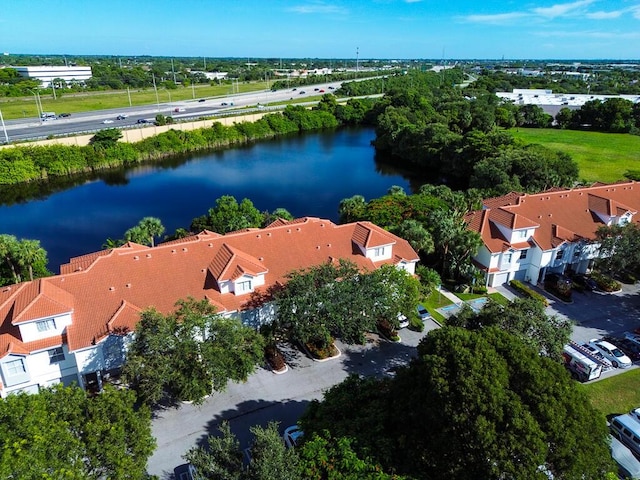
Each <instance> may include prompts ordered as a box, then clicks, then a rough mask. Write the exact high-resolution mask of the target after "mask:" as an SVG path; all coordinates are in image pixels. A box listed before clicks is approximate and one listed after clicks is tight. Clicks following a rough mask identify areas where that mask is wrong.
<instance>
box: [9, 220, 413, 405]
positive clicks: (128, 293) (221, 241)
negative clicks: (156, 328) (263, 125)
mask: <svg viewBox="0 0 640 480" xmlns="http://www.w3.org/2000/svg"><path fill="white" fill-rule="evenodd" d="M339 259H347V260H350V261H352V262H353V263H354V264H356V265H357V266H358V267H359V268H361V269H362V270H374V269H376V268H378V267H380V266H381V265H384V264H391V265H395V266H397V267H398V268H402V269H404V270H406V271H408V272H409V273H411V274H413V273H414V272H415V265H416V263H417V262H418V255H417V254H416V252H415V251H414V250H413V248H411V246H410V245H409V243H408V242H407V241H406V240H403V239H401V238H399V237H396V236H395V235H392V234H390V233H389V232H387V231H385V230H384V229H382V228H379V227H377V226H376V225H374V224H372V223H369V222H358V223H351V224H345V225H336V224H334V223H332V222H331V221H329V220H323V219H319V218H310V217H307V218H301V219H297V220H293V221H288V222H287V221H283V220H278V221H276V222H274V223H273V224H271V225H270V226H268V227H266V228H264V229H247V230H243V231H239V232H232V233H229V234H226V235H219V234H217V233H213V232H209V231H203V232H202V233H200V234H198V235H194V236H190V237H187V238H183V239H179V240H175V241H172V242H167V243H164V244H161V245H158V246H156V247H153V248H152V247H147V246H143V245H138V244H135V243H128V244H126V245H124V246H122V247H119V248H114V249H110V250H104V251H100V252H95V253H91V254H88V255H84V256H81V257H76V258H72V259H71V260H70V262H69V263H67V264H65V265H62V266H61V268H60V275H57V276H53V277H47V278H41V279H37V280H34V281H29V282H23V283H20V284H17V285H11V286H6V287H2V288H0V375H1V377H2V382H1V384H0V396H2V397H5V396H6V395H8V394H10V393H12V392H18V391H27V392H36V391H38V389H39V388H40V387H44V386H49V385H52V384H55V383H58V382H62V383H64V384H71V383H72V382H77V383H78V384H79V385H81V386H87V385H96V384H99V383H100V381H101V379H102V378H103V376H104V375H106V374H108V373H109V372H112V371H115V370H117V369H118V368H119V367H120V366H121V365H122V364H123V362H124V358H125V354H126V344H127V342H128V341H129V339H130V336H131V335H130V334H131V333H132V332H133V331H134V328H135V326H136V323H137V322H138V320H139V318H140V313H141V312H142V311H143V310H145V309H146V308H148V307H154V308H156V309H157V310H158V311H160V312H162V313H165V314H166V313H169V312H171V311H173V310H174V306H175V303H176V301H177V300H179V299H185V298H187V297H193V298H196V299H198V300H201V299H206V300H208V301H209V302H210V303H211V304H212V305H214V306H215V307H216V308H217V311H218V313H221V314H223V315H228V316H231V315H235V316H238V317H239V318H240V319H241V320H242V322H243V323H244V324H245V325H250V326H254V327H256V328H257V327H258V326H259V325H261V324H262V323H264V322H267V321H269V320H270V319H271V316H272V314H273V311H272V306H271V305H270V304H266V305H263V306H261V307H259V308H256V307H255V306H254V302H253V301H252V299H253V295H252V294H253V293H254V292H257V293H259V292H262V291H264V290H265V289H266V288H268V287H270V286H273V285H277V284H283V283H286V276H287V274H288V273H290V272H291V271H294V270H299V269H303V268H308V267H311V266H314V265H319V264H322V263H326V262H332V261H337V260H339Z"/></svg>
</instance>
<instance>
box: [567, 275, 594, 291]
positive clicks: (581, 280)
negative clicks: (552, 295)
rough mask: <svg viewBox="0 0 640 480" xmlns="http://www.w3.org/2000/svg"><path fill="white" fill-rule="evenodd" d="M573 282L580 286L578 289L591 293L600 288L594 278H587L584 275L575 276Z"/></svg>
mask: <svg viewBox="0 0 640 480" xmlns="http://www.w3.org/2000/svg"><path fill="white" fill-rule="evenodd" d="M571 280H572V281H573V283H575V284H576V285H578V287H580V288H582V289H583V290H587V291H589V292H592V291H594V290H597V288H598V283H597V282H596V281H595V280H594V279H593V278H591V277H587V276H586V275H584V274H582V273H579V274H577V275H574V276H573V278H572V279H571Z"/></svg>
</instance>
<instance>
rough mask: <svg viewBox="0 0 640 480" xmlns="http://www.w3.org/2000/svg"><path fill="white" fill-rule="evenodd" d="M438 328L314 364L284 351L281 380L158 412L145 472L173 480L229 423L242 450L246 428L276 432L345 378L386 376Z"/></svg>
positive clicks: (269, 376) (346, 348)
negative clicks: (273, 425) (271, 425)
mask: <svg viewBox="0 0 640 480" xmlns="http://www.w3.org/2000/svg"><path fill="white" fill-rule="evenodd" d="M435 328H438V325H437V324H436V323H435V322H433V321H432V320H429V321H428V322H427V323H426V324H425V329H424V331H423V332H413V331H411V330H408V329H406V328H405V329H402V330H400V332H399V334H400V338H401V341H400V342H398V343H395V342H389V341H385V340H383V339H381V338H380V337H379V336H378V335H374V334H371V335H369V336H368V337H367V343H366V344H365V345H344V344H342V343H340V342H338V341H337V342H336V345H337V346H338V348H339V349H340V351H341V355H340V356H339V357H338V358H335V359H332V360H328V361H324V362H316V361H313V360H311V359H310V358H309V357H307V356H305V355H304V354H302V353H301V352H300V351H299V350H296V349H293V348H290V347H289V348H286V349H285V351H284V354H285V357H286V359H287V363H288V365H289V371H288V372H287V373H284V374H282V375H276V374H274V373H273V372H271V371H269V370H267V369H265V368H259V369H258V370H257V371H256V372H255V373H254V374H253V375H251V376H250V377H249V379H248V381H247V382H246V383H243V384H229V386H228V388H227V390H226V391H225V392H222V393H215V394H214V395H212V396H211V397H210V398H208V399H207V400H205V402H204V403H203V404H202V405H200V406H197V405H190V404H184V405H181V406H180V407H179V408H167V409H165V410H160V411H158V412H157V414H156V418H154V420H153V422H152V430H153V435H154V436H155V438H156V440H157V443H158V447H157V449H156V451H155V452H154V454H153V456H152V457H151V458H150V459H149V462H148V468H147V471H148V472H149V473H150V474H153V475H158V476H159V477H160V478H161V479H163V480H169V479H172V478H173V468H174V467H176V466H178V465H180V464H182V463H184V460H183V459H182V455H183V454H184V453H185V452H186V451H187V450H189V449H190V448H191V447H193V446H196V445H204V444H205V442H206V438H207V436H208V435H216V434H218V426H219V425H220V423H221V422H222V421H223V420H228V421H229V424H230V426H231V431H232V432H233V433H234V434H235V435H236V436H237V438H238V440H239V442H240V446H241V448H246V447H247V446H249V444H250V442H251V438H252V435H251V433H250V431H249V427H251V426H253V425H262V426H266V425H267V423H268V422H269V421H272V420H273V421H278V422H280V431H281V432H282V431H283V430H284V428H285V427H287V426H288V425H291V424H293V423H295V422H296V420H297V419H298V418H299V417H300V416H301V415H302V413H303V412H304V411H305V409H306V408H307V406H308V405H309V402H311V400H314V399H321V398H322V394H323V392H324V391H325V390H327V389H328V388H330V387H332V386H333V385H336V384H338V383H340V382H342V381H343V380H344V379H345V378H346V377H347V375H349V374H352V373H355V374H361V375H375V376H389V375H393V374H394V370H395V368H397V367H398V366H400V365H405V364H407V362H408V361H409V360H410V359H411V358H412V357H414V356H415V355H416V347H417V345H418V343H419V342H420V339H422V337H423V336H424V335H426V334H427V332H428V331H430V330H433V329H435Z"/></svg>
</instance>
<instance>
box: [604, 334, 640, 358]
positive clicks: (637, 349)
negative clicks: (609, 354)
mask: <svg viewBox="0 0 640 480" xmlns="http://www.w3.org/2000/svg"><path fill="white" fill-rule="evenodd" d="M603 340H605V341H607V342H610V343H613V344H614V345H615V346H616V347H618V348H619V349H620V350H621V351H622V353H624V354H625V355H626V356H627V357H629V358H630V359H631V361H632V362H637V361H638V360H640V345H638V344H637V343H635V342H632V341H631V340H629V339H628V338H618V337H611V336H606V337H603Z"/></svg>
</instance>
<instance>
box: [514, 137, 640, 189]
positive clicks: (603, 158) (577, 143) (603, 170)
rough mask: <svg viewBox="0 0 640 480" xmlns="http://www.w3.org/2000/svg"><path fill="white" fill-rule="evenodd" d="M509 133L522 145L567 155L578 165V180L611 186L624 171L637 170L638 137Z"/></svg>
mask: <svg viewBox="0 0 640 480" xmlns="http://www.w3.org/2000/svg"><path fill="white" fill-rule="evenodd" d="M509 132H510V133H511V134H512V135H513V136H514V137H515V138H518V139H521V140H524V141H525V142H526V143H538V144H541V145H544V146H546V147H548V148H551V149H554V150H560V151H563V152H566V153H568V154H569V155H571V157H572V158H573V159H574V160H575V161H576V162H577V163H578V166H579V168H580V180H581V181H586V182H595V181H600V182H604V183H611V182H615V181H618V180H623V179H624V177H623V174H624V173H625V172H626V171H627V170H640V136H637V135H629V134H625V133H600V132H583V131H578V130H558V129H550V128H546V129H545V128H518V129H511V130H509Z"/></svg>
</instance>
